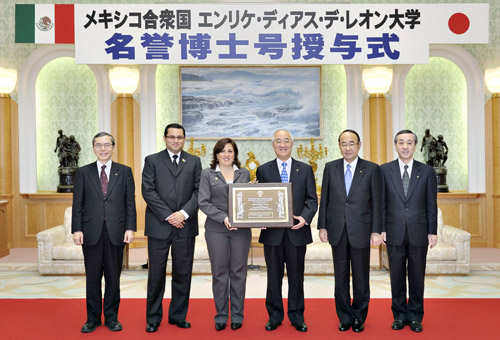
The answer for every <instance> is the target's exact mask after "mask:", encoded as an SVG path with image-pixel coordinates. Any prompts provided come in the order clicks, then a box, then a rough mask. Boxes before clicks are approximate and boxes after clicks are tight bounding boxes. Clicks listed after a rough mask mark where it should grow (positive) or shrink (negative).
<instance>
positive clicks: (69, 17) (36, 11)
mask: <svg viewBox="0 0 500 340" xmlns="http://www.w3.org/2000/svg"><path fill="white" fill-rule="evenodd" d="M16 43H35V44H74V43H75V15H74V5H54V4H50V5H16Z"/></svg>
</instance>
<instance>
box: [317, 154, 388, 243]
mask: <svg viewBox="0 0 500 340" xmlns="http://www.w3.org/2000/svg"><path fill="white" fill-rule="evenodd" d="M381 189H382V176H381V174H380V169H379V167H378V165H377V164H375V163H372V162H368V161H365V160H363V159H361V158H358V163H357V164H356V169H355V170H354V174H353V178H352V183H351V188H350V190H349V195H346V189H345V180H344V159H343V158H341V159H337V160H334V161H331V162H328V163H327V164H326V165H325V170H324V171H323V184H322V187H321V204H320V207H319V218H318V229H327V230H328V241H329V242H330V244H332V245H333V246H336V245H337V244H338V243H339V241H340V238H341V237H342V233H343V231H344V226H345V227H346V231H347V235H348V237H349V242H350V243H351V246H352V247H354V248H366V247H369V246H370V234H371V233H381V232H382V210H381V204H382V203H381V201H382V196H381Z"/></svg>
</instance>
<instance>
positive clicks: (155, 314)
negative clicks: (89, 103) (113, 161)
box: [142, 124, 201, 332]
mask: <svg viewBox="0 0 500 340" xmlns="http://www.w3.org/2000/svg"><path fill="white" fill-rule="evenodd" d="M185 138H186V133H185V130H184V128H183V127H182V125H179V124H170V125H167V127H166V128H165V132H164V134H163V140H164V141H165V145H166V149H165V150H163V151H160V152H158V153H155V154H153V155H150V156H148V157H146V160H145V163H144V169H143V171H142V196H143V197H144V200H145V201H146V203H147V208H146V229H145V235H146V236H147V237H148V256H149V273H148V293H147V307H146V309H147V311H146V321H147V327H146V332H156V331H157V330H158V326H159V325H160V323H161V320H162V318H163V307H162V300H163V295H164V293H165V276H166V265H167V258H168V253H169V251H170V249H172V299H171V301H170V308H169V312H168V322H169V323H170V324H173V325H177V327H179V328H189V327H191V324H190V323H189V322H188V321H186V315H187V310H188V304H189V293H190V290H191V273H192V270H193V255H194V243H195V237H196V236H197V235H198V187H199V184H200V174H201V162H200V159H199V158H198V157H196V156H192V155H190V154H188V153H186V152H184V151H182V148H183V147H184V140H185Z"/></svg>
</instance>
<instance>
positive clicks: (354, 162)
mask: <svg viewBox="0 0 500 340" xmlns="http://www.w3.org/2000/svg"><path fill="white" fill-rule="evenodd" d="M358 159H359V156H358V157H356V159H355V160H353V161H352V162H351V163H348V162H347V161H346V160H345V158H344V173H345V172H346V171H347V164H350V165H351V172H352V173H354V170H356V165H357V164H358Z"/></svg>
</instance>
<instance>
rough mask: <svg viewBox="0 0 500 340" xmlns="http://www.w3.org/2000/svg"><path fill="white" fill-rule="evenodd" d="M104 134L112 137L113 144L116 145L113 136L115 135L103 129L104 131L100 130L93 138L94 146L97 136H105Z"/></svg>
mask: <svg viewBox="0 0 500 340" xmlns="http://www.w3.org/2000/svg"><path fill="white" fill-rule="evenodd" d="M104 136H109V137H111V144H113V145H115V139H114V138H113V136H111V135H110V134H109V133H107V132H104V131H103V132H99V133H98V134H97V135H95V136H94V138H92V146H94V142H95V139H96V138H99V137H104Z"/></svg>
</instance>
